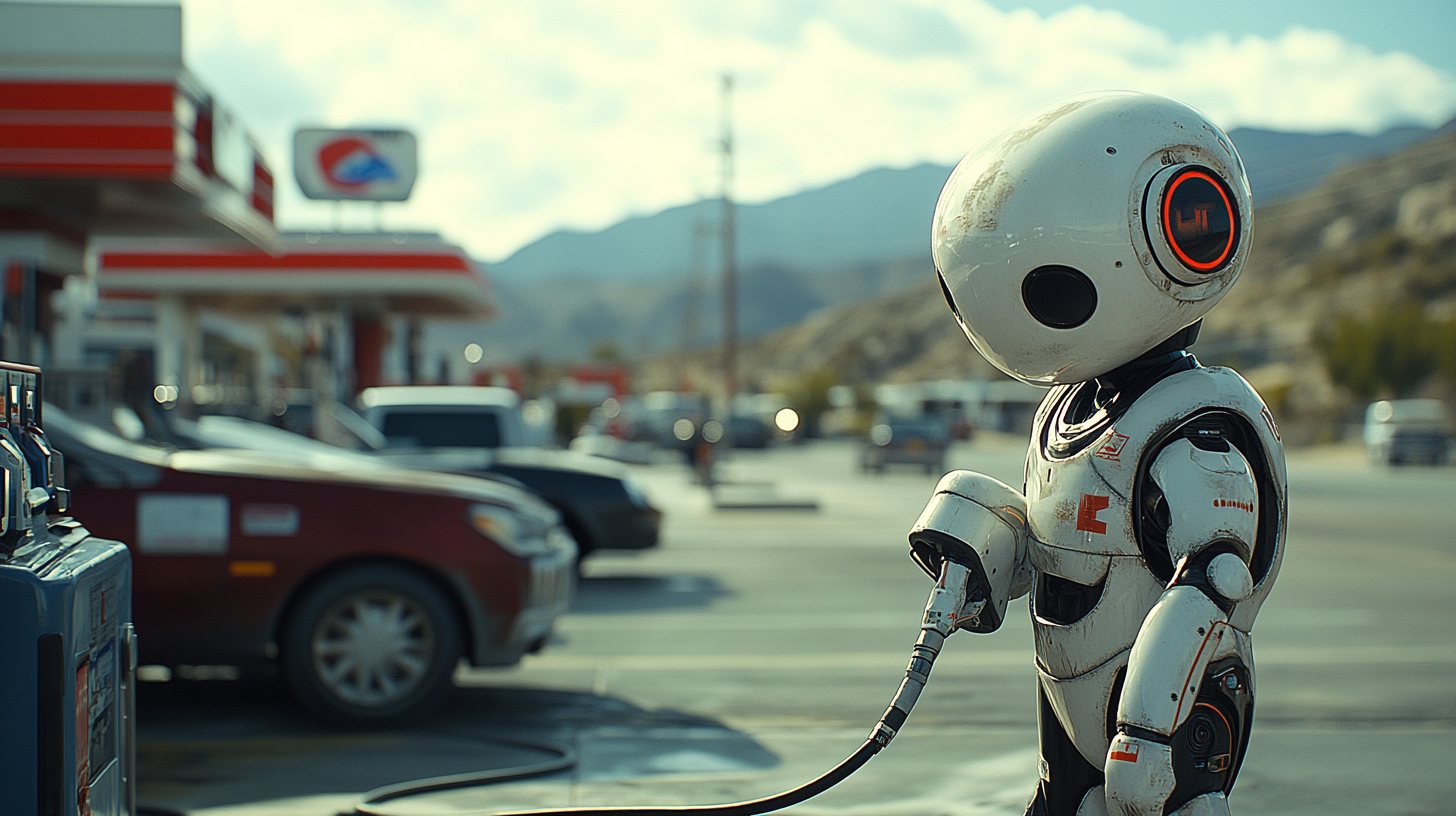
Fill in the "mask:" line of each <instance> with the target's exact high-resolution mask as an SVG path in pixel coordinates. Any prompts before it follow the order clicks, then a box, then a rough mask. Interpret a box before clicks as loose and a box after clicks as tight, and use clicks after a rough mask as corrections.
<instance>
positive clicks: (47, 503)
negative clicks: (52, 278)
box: [0, 363, 136, 816]
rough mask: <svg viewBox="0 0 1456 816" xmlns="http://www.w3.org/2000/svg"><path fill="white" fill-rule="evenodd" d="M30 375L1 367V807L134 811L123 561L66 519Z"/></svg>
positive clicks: (129, 636) (56, 460)
mask: <svg viewBox="0 0 1456 816" xmlns="http://www.w3.org/2000/svg"><path fill="white" fill-rule="evenodd" d="M40 378H41V372H40V370H39V369H37V368H34V367H31V366H23V365H17V364H14V363H0V402H3V411H0V417H3V423H0V467H3V470H0V618H3V620H4V621H5V626H4V627H0V752H3V755H4V756H5V757H6V770H5V772H4V773H0V803H4V809H5V812H7V813H10V812H14V813H37V814H41V815H42V816H61V814H66V815H67V816H70V814H79V815H80V816H91V815H92V814H94V816H114V815H115V816H120V814H131V813H134V812H135V803H134V790H135V774H134V770H133V769H134V766H135V763H134V759H133V757H134V754H135V747H134V746H135V740H134V734H135V720H134V715H133V712H134V710H135V703H134V685H133V682H134V676H135V654H136V642H135V638H134V637H133V633H132V626H131V560H130V556H129V555H128V552H127V549H126V547H125V545H123V544H121V543H119V542H116V541H107V540H104V539H99V538H96V537H94V536H92V535H91V534H90V533H88V532H87V531H86V529H85V528H84V527H82V526H81V525H80V524H79V523H78V522H76V521H75V520H73V519H71V518H69V517H68V516H66V512H67V510H68V509H69V507H68V505H69V493H68V491H67V490H66V488H65V484H64V482H65V475H64V473H65V469H64V466H63V465H62V460H61V456H60V454H59V453H57V452H55V451H54V450H53V449H52V448H51V447H50V444H49V443H48V442H47V440H46V436H45V430H44V427H43V423H42V421H41V404H40V393H41V389H40Z"/></svg>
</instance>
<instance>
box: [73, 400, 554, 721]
mask: <svg viewBox="0 0 1456 816" xmlns="http://www.w3.org/2000/svg"><path fill="white" fill-rule="evenodd" d="M46 431H47V435H48V436H49V438H50V440H51V443H52V444H53V445H54V446H55V448H56V449H58V450H60V451H61V452H62V454H63V455H64V457H65V464H66V475H67V482H68V484H69V486H70V489H71V491H72V496H73V499H72V514H73V515H74V516H75V517H76V518H77V519H78V520H79V521H81V522H82V523H83V524H85V525H86V526H87V528H88V529H90V530H91V531H93V532H94V533H96V534H97V535H104V536H107V537H111V538H115V539H117V540H120V541H123V542H126V543H127V544H128V546H129V547H130V548H131V552H132V557H133V561H132V563H133V576H134V601H133V617H134V619H135V623H136V626H137V631H138V632H139V642H140V648H141V662H142V663H143V664H163V665H168V666H174V667H175V666H181V665H187V666H198V665H203V666H207V665H229V666H237V667H240V668H242V669H244V670H256V669H263V668H266V667H267V666H268V665H269V664H275V665H276V667H277V669H278V671H279V673H280V674H281V676H282V679H283V680H284V682H285V684H286V685H287V687H288V688H289V690H290V691H291V692H292V693H293V695H294V696H295V697H296V698H297V699H298V700H299V702H301V703H302V704H303V705H304V706H305V707H307V708H308V709H310V710H312V711H314V712H316V713H318V714H320V715H322V716H324V717H327V718H330V719H333V720H337V721H350V722H361V723H374V722H386V721H394V720H398V719H401V718H403V717H406V716H408V715H410V714H412V713H416V712H418V711H420V710H422V709H424V708H426V707H428V706H430V705H431V704H433V703H434V702H436V701H438V700H439V699H441V698H442V697H443V695H444V694H445V693H446V692H447V691H448V689H449V688H450V683H451V676H452V674H453V672H454V669H455V667H456V664H457V663H458V662H459V660H460V658H462V657H464V658H466V659H468V660H469V661H470V662H471V663H473V664H474V665H478V666H504V665H511V664H514V663H516V662H517V661H518V660H519V659H520V658H521V656H522V655H523V654H526V653H528V652H531V651H534V650H536V649H539V648H540V647H541V646H542V645H543V644H544V643H545V641H546V639H547V637H548V636H549V635H550V633H551V631H552V627H553V624H554V621H555V619H556V618H557V616H559V615H560V614H562V613H563V612H565V611H566V609H567V607H568V605H569V604H570V601H571V598H572V594H573V591H574V586H575V584H574V582H575V571H574V569H573V562H574V559H575V555H576V546H575V544H574V542H573V541H572V539H571V536H570V535H569V534H568V533H567V531H566V529H565V528H564V527H563V526H562V525H561V523H560V517H559V514H558V513H557V512H556V511H555V510H554V509H552V508H551V507H550V506H548V505H547V504H545V503H544V502H542V501H541V500H540V499H539V498H537V497H535V496H534V495H532V494H530V493H529V492H527V491H525V490H522V489H519V488H516V487H512V486H510V485H507V484H501V483H496V482H491V481H487V480H484V479H475V478H468V477H463V476H452V475H447V474H439V473H428V472H414V471H404V470H399V469H396V468H390V467H387V466H385V465H383V464H380V463H374V462H372V460H364V461H363V464H359V463H357V462H356V463H355V464H353V465H352V466H350V467H347V468H328V467H322V466H320V467H312V466H309V465H307V464H305V463H303V462H301V461H299V460H296V459H288V458H286V457H280V456H277V455H273V454H269V453H267V452H260V451H246V450H206V451H185V450H184V451H171V450H168V449H163V448H157V447H151V446H146V445H139V444H135V443H132V442H128V441H126V440H124V439H122V438H120V437H118V436H114V435H112V434H110V433H108V432H106V431H103V430H101V429H99V428H96V427H94V426H90V425H86V424H84V423H81V422H78V421H77V420H75V419H73V418H71V417H68V416H67V415H65V414H64V413H62V412H61V411H58V410H54V409H51V408H49V407H48V408H47V409H46ZM280 433H282V432H281V431H280ZM357 458H358V457H356V459H357Z"/></svg>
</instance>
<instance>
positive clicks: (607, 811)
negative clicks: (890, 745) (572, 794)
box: [496, 739, 882, 816]
mask: <svg viewBox="0 0 1456 816" xmlns="http://www.w3.org/2000/svg"><path fill="white" fill-rule="evenodd" d="M881 747H882V746H881V745H880V744H879V743H877V742H876V741H875V740H873V739H869V740H866V741H865V744H864V745H861V746H860V747H859V750H858V751H855V752H854V753H853V754H851V755H850V756H849V758H848V759H846V760H844V761H843V762H841V763H839V764H838V765H836V766H834V767H833V768H832V769H830V770H829V772H828V773H826V774H824V775H823V776H821V777H819V778H818V779H815V780H814V781H812V782H809V783H807V784H804V785H800V786H799V787H797V788H794V789H793V790H791V791H785V792H784V793H780V794H775V795H774V796H768V797H764V798H763V799H752V800H749V801H747V802H735V803H733V804H730V805H680V806H669V805H664V806H661V807H606V808H564V809H561V810H518V811H510V812H506V813H499V814H497V815H496V816H663V814H667V813H692V814H711V816H757V815H758V814H761V813H771V812H773V811H775V810H781V809H783V808H786V807H788V806H789V805H797V804H799V803H800V802H802V801H804V800H805V799H811V798H813V797H815V796H818V795H819V794H821V793H823V792H824V791H827V790H829V789H830V788H832V787H834V786H835V785H837V784H839V783H840V782H842V781H844V779H845V778H846V777H848V776H849V775H850V774H852V773H854V772H855V771H857V770H859V769H860V767H861V766H862V765H864V764H865V763H866V762H869V761H870V757H872V756H874V755H875V754H877V753H879V751H880V748H881Z"/></svg>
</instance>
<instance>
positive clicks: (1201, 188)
mask: <svg viewBox="0 0 1456 816" xmlns="http://www.w3.org/2000/svg"><path fill="white" fill-rule="evenodd" d="M1162 222H1163V237H1164V238H1165V239H1166V240H1167V241H1168V246H1170V247H1172V249H1173V253H1174V254H1175V255H1177V256H1178V260H1179V262H1181V263H1182V264H1183V265H1184V266H1186V267H1188V268H1189V269H1192V270H1194V271H1195V272H1199V273H1203V274H1208V273H1212V272H1216V271H1218V270H1219V269H1221V268H1223V267H1224V265H1226V264H1227V263H1228V261H1229V260H1230V258H1232V256H1233V251H1234V246H1235V245H1236V244H1237V243H1238V226H1239V224H1238V212H1237V210H1236V209H1235V208H1234V205H1233V197H1232V196H1231V195H1230V194H1229V192H1228V189H1227V186H1226V185H1225V184H1224V183H1223V180H1222V179H1220V178H1218V177H1217V176H1216V175H1214V174H1213V173H1212V171H1209V170H1206V169H1204V168H1201V167H1192V168H1189V169H1187V170H1185V171H1183V172H1181V173H1179V174H1177V175H1175V176H1174V177H1173V178H1172V179H1171V180H1170V181H1169V182H1168V186H1167V188H1165V190H1164V192H1163V212H1162Z"/></svg>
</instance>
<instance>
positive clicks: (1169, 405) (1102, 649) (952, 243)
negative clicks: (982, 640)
mask: <svg viewBox="0 0 1456 816" xmlns="http://www.w3.org/2000/svg"><path fill="white" fill-rule="evenodd" d="M1252 216H1253V209H1252V207H1251V202H1250V196H1249V185H1248V181H1247V179H1246V177H1245V173H1244V167H1243V164H1242V162H1241V160H1240V159H1239V156H1238V153H1237V152H1236V151H1235V150H1234V148H1233V145H1232V144H1231V143H1230V142H1229V139H1228V136H1227V135H1225V134H1224V133H1223V131H1221V130H1220V129H1219V128H1218V127H1217V126H1215V125H1214V124H1213V123H1211V122H1210V121H1209V120H1208V119H1207V118H1205V117H1204V116H1203V115H1202V114H1200V113H1199V112H1197V111H1195V110H1193V109H1191V108H1189V107H1187V106H1186V105H1183V104H1181V103H1178V102H1175V101H1173V100H1171V99H1166V98H1163V97H1158V96H1150V95H1146V94H1138V93H1121V92H1120V93H1103V94H1094V95H1088V96H1081V97H1074V98H1072V99H1068V100H1065V101H1062V102H1060V103H1057V104H1054V105H1052V106H1050V107H1048V108H1046V109H1044V110H1041V111H1039V112H1037V113H1035V114H1033V115H1031V116H1029V117H1027V118H1026V119H1024V120H1022V121H1021V122H1019V123H1017V124H1016V125H1014V126H1013V127H1011V128H1010V129H1009V130H1007V131H1005V132H1004V133H1002V134H1001V135H1000V136H998V137H996V138H993V139H992V140H990V141H989V142H987V143H985V144H984V145H982V146H981V147H980V148H978V149H977V150H975V151H973V152H971V153H970V154H969V155H967V156H966V158H965V159H963V160H962V161H961V162H960V164H959V165H958V166H957V167H956V168H955V171H954V172H953V173H952V174H951V177H950V179H949V181H947V182H946V185H945V189H944V191H943V192H942V193H941V196H940V200H939V203H938V204H937V206H936V210H935V221H934V232H933V238H932V241H933V252H934V257H935V265H936V268H937V270H938V272H939V275H940V280H941V283H942V287H943V289H944V293H945V297H946V299H947V300H948V301H949V302H950V307H951V310H952V311H953V312H954V313H955V316H956V320H957V321H958V322H959V323H960V325H961V328H962V329H963V330H964V331H965V333H966V335H967V336H968V337H969V338H970V340H971V342H972V343H973V344H974V345H975V347H976V348H977V349H978V350H979V351H980V352H981V353H982V354H983V355H985V357H986V358H987V359H988V360H990V361H991V362H992V363H993V364H995V365H996V367H998V368H1000V369H1001V370H1002V371H1005V372H1006V373H1007V374H1009V375H1011V376H1012V377H1015V378H1017V379H1019V380H1021V381H1023V382H1027V383H1032V384H1035V385H1041V386H1049V387H1050V391H1049V393H1048V394H1047V396H1046V398H1045V399H1044V400H1043V401H1042V403H1041V406H1040V408H1039V409H1038V411H1037V413H1036V418H1035V420H1034V423H1033V427H1032V438H1031V445H1030V449H1029V451H1028V453H1027V460H1026V472H1025V484H1024V488H1023V491H1017V490H1015V489H1013V488H1011V487H1008V486H1006V485H1004V484H1002V483H1000V482H998V481H996V480H994V479H992V478H990V477H988V476H985V475H982V474H978V473H972V472H969V471H957V472H953V473H950V474H947V475H946V476H945V477H944V478H943V479H942V480H941V481H940V483H939V485H938V486H937V487H936V492H935V495H934V497H933V498H932V499H931V501H930V503H929V505H928V506H927V507H926V508H925V512H924V513H923V514H922V515H921V516H920V518H919V520H918V521H917V522H916V524H915V526H914V528H913V529H912V531H911V534H910V543H911V551H912V555H913V557H914V558H915V560H916V561H917V562H918V563H919V564H920V565H921V566H922V567H924V568H925V569H926V570H927V571H928V572H930V573H931V574H932V575H937V574H941V566H942V562H944V561H946V560H950V561H952V562H955V563H956V564H959V565H961V566H962V567H964V568H966V570H967V571H968V572H969V575H970V578H969V589H968V590H967V595H966V601H965V604H964V606H963V607H962V608H961V609H960V611H959V612H958V613H957V614H956V621H955V625H956V628H959V629H966V630H969V631H974V632H990V631H993V630H995V629H996V628H997V627H999V626H1000V624H1001V621H1002V618H1003V616H1004V614H1005V611H1006V605H1007V602H1008V601H1009V600H1011V599H1013V598H1017V597H1019V596H1021V595H1024V594H1026V593H1028V592H1029V593H1031V603H1030V606H1031V615H1032V628H1033V631H1034V633H1035V644H1036V670H1037V674H1038V676H1039V678H1040V683H1039V688H1038V696H1039V699H1040V711H1039V718H1038V719H1039V726H1040V744H1041V763H1040V782H1039V784H1038V787H1037V790H1036V793H1035V797H1034V798H1033V800H1032V802H1031V805H1030V807H1029V808H1028V810H1027V813H1028V815H1029V816H1032V815H1035V816H1043V815H1045V816H1072V815H1073V814H1076V816H1093V815H1094V814H1096V815H1097V816H1102V815H1103V814H1128V815H1129V816H1131V815H1133V814H1136V816H1162V814H1177V816H1192V815H1193V814H1227V813H1228V802H1227V798H1226V797H1227V794H1228V792H1229V790H1230V789H1231V788H1232V787H1233V784H1234V778H1235V776H1236V775H1237V774H1238V771H1239V765H1240V762H1241V761H1242V759H1243V757H1244V753H1245V750H1246V749H1247V747H1248V740H1249V727H1250V724H1251V722H1252V715H1253V703H1254V671H1253V669H1254V663H1253V648H1252V642H1251V637H1250V631H1251V629H1252V627H1253V623H1254V616H1255V615H1256V614H1257V613H1258V611H1259V607H1260V605H1261V604H1262V603H1263V602H1264V598H1265V597H1266V596H1267V595H1268V593H1269V589H1270V587H1271V586H1272V585H1273V584H1274V579H1275V577H1276V576H1277V574H1278V572H1279V564H1280V561H1281V559H1282V557H1283V550H1284V527H1285V509H1286V507H1285V470H1284V450H1283V446H1282V444H1281V442H1280V440H1279V433H1278V430H1277V429H1276V428H1275V425H1274V420H1273V417H1272V416H1271V415H1270V413H1269V410H1268V408H1266V407H1265V406H1264V403H1263V402H1262V401H1261V400H1260V398H1259V396H1258V394H1256V393H1255V392H1254V390H1253V389H1252V388H1251V387H1250V386H1249V384H1248V383H1247V382H1245V381H1244V380H1243V378H1241V377H1240V376H1239V375H1238V374H1237V373H1235V372H1234V371H1232V370H1229V369H1226V368H1216V367H1213V368H1210V367H1204V366H1202V365H1200V364H1199V362H1198V361H1197V360H1196V359H1195V358H1194V357H1193V356H1192V355H1191V354H1189V353H1188V352H1187V351H1186V348H1187V347H1188V346H1189V345H1191V344H1192V342H1193V341H1194V339H1195V338H1196V337H1197V333H1198V327H1199V325H1200V323H1199V321H1200V319H1201V318H1202V317H1203V315H1204V314H1206V313H1207V312H1208V310H1209V309H1211V308H1212V307H1213V305H1214V304H1215V303H1217V302H1218V301H1219V299H1220V298H1222V297H1223V295H1224V294H1225V293H1226V292H1227V291H1228V289H1229V287H1230V286H1232V285H1233V283H1234V280H1235V279H1236V278H1237V277H1238V274H1239V269H1240V268H1241V267H1242V266H1243V263H1244V260H1245V258H1246V257H1247V256H1248V253H1249V246H1250V238H1251V229H1252ZM942 582H944V579H943V578H942Z"/></svg>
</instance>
